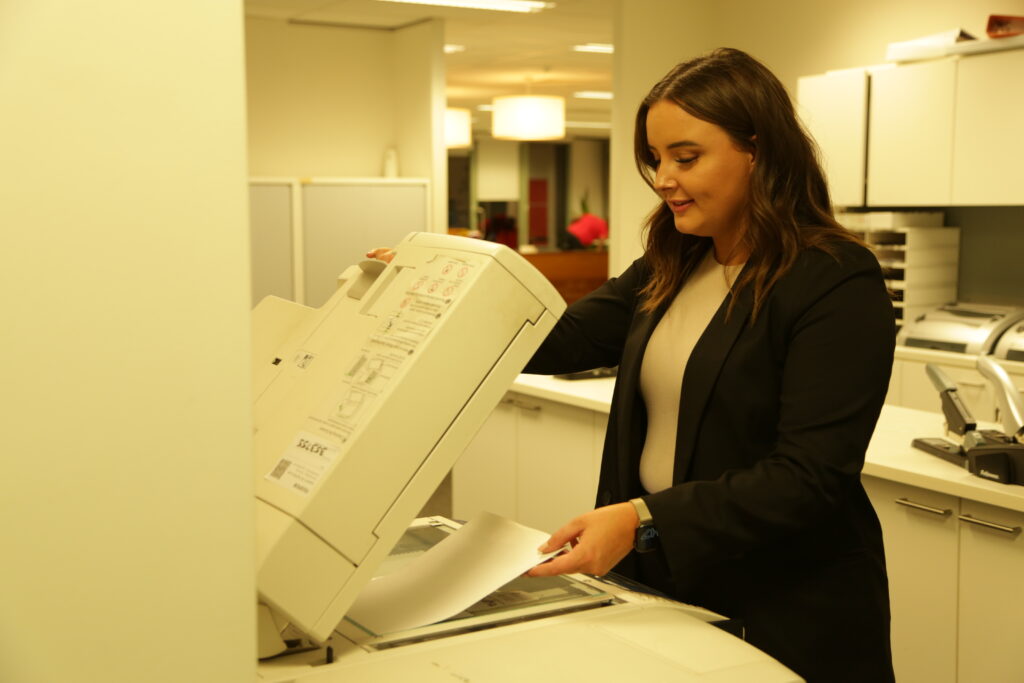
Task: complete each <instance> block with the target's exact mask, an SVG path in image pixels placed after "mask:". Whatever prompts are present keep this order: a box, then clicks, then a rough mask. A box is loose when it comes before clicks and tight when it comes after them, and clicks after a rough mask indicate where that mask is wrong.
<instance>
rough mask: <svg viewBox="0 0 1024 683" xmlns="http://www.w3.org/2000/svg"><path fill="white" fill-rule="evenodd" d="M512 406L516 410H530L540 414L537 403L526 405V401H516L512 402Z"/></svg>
mask: <svg viewBox="0 0 1024 683" xmlns="http://www.w3.org/2000/svg"><path fill="white" fill-rule="evenodd" d="M512 404H513V405H515V407H516V408H519V409H521V410H531V411H533V412H535V413H539V412H540V405H539V404H537V403H527V402H526V401H520V400H518V399H516V400H513V401H512Z"/></svg>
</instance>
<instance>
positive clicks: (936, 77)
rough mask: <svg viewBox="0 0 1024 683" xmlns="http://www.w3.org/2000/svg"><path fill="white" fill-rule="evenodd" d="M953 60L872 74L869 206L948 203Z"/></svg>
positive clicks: (950, 161) (954, 81)
mask: <svg viewBox="0 0 1024 683" xmlns="http://www.w3.org/2000/svg"><path fill="white" fill-rule="evenodd" d="M956 67H957V60H956V59H955V58H949V59H941V60H936V61H931V62H922V63H918V64H909V65H903V66H897V67H894V68H891V69H882V70H879V71H876V72H874V73H872V75H871V105H870V113H869V117H868V120H869V122H868V126H869V128H868V130H869V131H870V134H869V137H868V171H867V204H868V206H942V205H947V204H949V203H950V196H951V193H950V184H951V182H952V170H953V128H954V126H953V123H954V98H955V94H956Z"/></svg>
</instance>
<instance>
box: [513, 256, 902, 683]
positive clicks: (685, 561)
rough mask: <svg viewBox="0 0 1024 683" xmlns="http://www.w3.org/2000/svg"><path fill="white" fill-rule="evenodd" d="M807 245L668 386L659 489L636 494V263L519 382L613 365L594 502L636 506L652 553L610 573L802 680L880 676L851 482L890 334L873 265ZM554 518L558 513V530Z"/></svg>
mask: <svg viewBox="0 0 1024 683" xmlns="http://www.w3.org/2000/svg"><path fill="white" fill-rule="evenodd" d="M834 252H835V255H834V256H833V255H829V254H826V253H824V252H822V251H820V250H817V249H807V250H805V251H803V252H802V253H801V254H800V255H799V257H798V258H797V260H796V262H795V264H794V265H793V267H792V268H791V269H790V270H789V271H788V272H787V273H786V274H785V276H784V277H783V278H781V279H780V280H779V282H778V283H777V284H776V285H775V286H774V288H773V289H772V290H771V292H770V293H769V295H768V296H767V298H766V299H765V301H764V305H763V307H762V308H761V310H760V311H759V313H758V316H757V318H756V320H755V321H753V322H751V319H750V313H751V310H752V294H751V288H749V287H748V288H746V289H745V290H744V291H743V292H742V293H741V294H740V295H739V297H738V299H737V301H736V305H735V307H734V308H733V310H732V313H731V315H729V316H728V317H727V316H726V310H727V308H728V305H729V303H730V300H731V298H730V297H731V295H730V297H727V298H726V300H725V302H723V304H722V306H721V307H720V308H719V310H718V311H717V313H716V314H715V315H714V317H713V318H712V320H711V322H710V324H709V325H708V327H707V329H706V330H705V331H704V333H703V335H702V336H701V337H700V339H699V340H698V342H697V345H696V346H695V348H694V349H693V352H692V354H691V356H690V359H689V362H688V363H687V365H686V370H685V373H684V376H683V385H682V387H681V401H680V412H679V424H678V434H677V444H676V452H675V472H674V476H673V484H674V485H673V486H672V487H671V488H669V489H667V490H665V491H662V492H659V493H655V494H647V493H646V492H645V491H644V490H643V488H642V487H641V485H640V478H639V462H640V454H641V452H642V450H643V444H644V438H645V432H646V427H647V415H646V411H645V407H644V402H643V398H642V396H641V394H640V386H639V383H640V366H641V362H642V360H643V356H644V350H645V348H646V345H647V342H648V340H649V339H650V336H651V333H652V331H653V330H654V327H655V326H656V325H657V323H658V321H659V320H660V318H661V316H662V315H663V314H664V311H665V309H666V308H667V305H665V306H662V307H661V309H660V310H658V311H656V312H655V313H653V314H648V313H644V312H642V311H640V309H639V304H640V303H641V296H640V294H639V291H640V290H641V289H642V288H643V286H644V284H645V283H646V282H647V280H648V278H649V276H650V273H649V269H648V266H647V264H646V262H645V260H644V259H643V258H641V259H638V260H637V261H636V262H634V263H633V264H632V266H630V268H629V269H627V270H626V272H625V273H623V274H622V276H621V277H618V278H613V279H611V280H609V281H608V282H607V283H605V284H604V285H603V286H601V287H600V288H599V289H597V290H596V291H594V292H593V293H591V294H590V295H588V296H587V297H585V298H583V299H581V300H579V301H578V302H576V303H575V304H573V305H572V306H570V307H569V309H568V310H567V311H566V313H565V314H564V315H563V317H562V318H561V319H560V321H559V322H558V324H557V325H556V326H555V328H554V330H552V332H551V334H550V335H549V337H548V338H547V340H546V341H545V342H544V344H543V345H542V346H541V348H540V349H539V350H538V352H537V354H536V355H535V356H534V358H533V359H532V360H531V361H530V363H529V364H528V366H527V368H526V372H532V373H540V374H553V373H562V372H572V371H578V370H585V369H589V368H594V367H602V366H609V367H610V366H616V365H617V366H618V367H619V372H618V377H617V381H616V384H615V391H614V394H613V398H612V405H611V414H610V417H609V422H608V432H607V434H606V438H605V445H604V455H603V460H602V463H601V476H600V481H599V485H598V494H597V504H598V505H608V504H611V503H616V502H622V501H626V500H629V499H631V498H634V497H638V496H642V497H643V498H644V500H645V501H646V502H647V505H648V507H649V508H650V510H651V514H652V516H653V518H654V523H655V525H656V527H657V528H658V531H659V533H660V538H661V548H660V550H659V551H658V552H656V553H650V554H646V555H642V556H640V555H637V554H635V553H631V554H630V555H629V556H627V557H626V559H624V560H623V561H622V563H620V565H619V566H618V567H616V571H618V572H620V573H623V574H626V575H627V576H630V577H632V578H635V579H637V580H639V581H641V582H644V583H647V584H648V585H651V586H652V587H654V588H657V589H659V590H662V591H664V592H666V593H668V594H669V595H672V596H673V597H675V598H677V599H679V600H682V601H684V602H689V603H694V604H699V605H702V606H705V607H707V608H709V609H713V610H715V611H718V612H720V613H723V614H725V615H727V616H730V617H733V618H736V619H738V620H741V621H742V622H743V623H744V624H745V625H746V628H747V638H748V640H749V641H750V642H752V643H754V644H755V645H757V646H758V647H760V648H761V649H763V650H765V651H766V652H768V653H769V654H772V655H773V656H774V657H776V658H777V659H779V660H780V661H781V662H783V663H784V664H786V665H787V666H789V667H790V668H792V669H793V670H794V671H796V672H797V673H800V674H801V675H803V676H804V677H805V678H807V679H808V680H865V681H866V680H870V681H886V680H891V679H892V667H891V657H890V649H889V604H888V588H887V582H886V577H885V559H884V555H883V550H882V536H881V529H880V527H879V524H878V519H877V517H876V516H875V513H874V509H873V508H872V507H871V504H870V502H869V501H868V498H867V496H866V494H865V493H864V489H863V488H862V487H861V484H860V471H861V468H862V466H863V463H864V452H865V450H866V448H867V445H868V441H869V440H870V438H871V434H872V432H873V430H874V427H875V423H876V421H877V419H878V415H879V412H880V410H881V407H882V403H883V401H884V399H885V394H886V391H887V388H888V382H889V374H890V372H891V369H892V359H893V350H894V340H895V328H894V317H893V310H892V304H891V302H890V300H889V296H888V292H887V290H886V287H885V284H884V282H883V279H882V275H881V270H880V267H879V265H878V261H877V260H876V259H875V257H874V256H873V255H872V254H871V252H870V251H868V250H867V249H865V248H863V247H861V246H859V245H856V244H853V243H846V242H842V243H836V244H834ZM566 521H568V520H566Z"/></svg>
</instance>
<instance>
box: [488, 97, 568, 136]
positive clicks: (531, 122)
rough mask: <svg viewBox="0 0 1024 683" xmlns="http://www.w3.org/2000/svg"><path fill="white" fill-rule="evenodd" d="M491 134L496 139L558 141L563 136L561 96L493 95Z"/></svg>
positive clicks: (562, 99) (563, 121)
mask: <svg viewBox="0 0 1024 683" xmlns="http://www.w3.org/2000/svg"><path fill="white" fill-rule="evenodd" d="M491 135H493V136H494V137H496V138H498V139H499V140H560V139H562V138H564V137H565V98H562V97H553V96H548V95H510V96H507V97H495V98H494V111H493V112H492V118H491Z"/></svg>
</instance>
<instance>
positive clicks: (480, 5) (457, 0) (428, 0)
mask: <svg viewBox="0 0 1024 683" xmlns="http://www.w3.org/2000/svg"><path fill="white" fill-rule="evenodd" d="M380 2H405V3H409V4H412V5H436V6H438V7H461V8H464V9H490V10H497V11H499V12H539V11H541V10H542V9H548V8H550V7H554V6H555V3H553V2H539V1H537V0H380Z"/></svg>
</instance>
